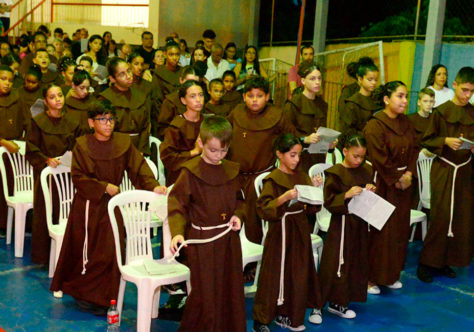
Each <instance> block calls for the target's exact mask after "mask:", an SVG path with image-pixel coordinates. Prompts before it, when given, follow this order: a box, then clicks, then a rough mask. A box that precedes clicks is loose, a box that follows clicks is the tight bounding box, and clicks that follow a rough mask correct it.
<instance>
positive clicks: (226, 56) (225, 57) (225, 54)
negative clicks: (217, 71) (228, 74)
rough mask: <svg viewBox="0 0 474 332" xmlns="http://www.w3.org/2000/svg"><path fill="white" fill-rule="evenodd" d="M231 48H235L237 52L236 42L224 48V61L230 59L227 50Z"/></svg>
mask: <svg viewBox="0 0 474 332" xmlns="http://www.w3.org/2000/svg"><path fill="white" fill-rule="evenodd" d="M231 47H233V48H235V50H236V51H237V45H235V43H234V42H230V43H227V45H226V46H225V48H224V59H228V58H229V56H228V55H227V50H228V49H229V48H231Z"/></svg>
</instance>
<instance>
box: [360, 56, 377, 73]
mask: <svg viewBox="0 0 474 332" xmlns="http://www.w3.org/2000/svg"><path fill="white" fill-rule="evenodd" d="M369 59H370V58H369ZM370 71H377V72H378V71H379V69H378V68H377V66H376V65H375V64H374V62H373V61H371V62H365V61H362V62H361V59H359V64H358V66H357V77H360V78H363V77H364V76H365V75H367V73H368V72H370Z"/></svg>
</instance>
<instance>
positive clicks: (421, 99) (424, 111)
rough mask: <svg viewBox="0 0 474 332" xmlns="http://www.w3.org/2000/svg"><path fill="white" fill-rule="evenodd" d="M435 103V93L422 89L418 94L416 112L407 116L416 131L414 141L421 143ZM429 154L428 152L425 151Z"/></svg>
mask: <svg viewBox="0 0 474 332" xmlns="http://www.w3.org/2000/svg"><path fill="white" fill-rule="evenodd" d="M434 103H435V93H434V91H433V90H431V89H428V88H424V89H421V90H420V92H418V102H417V105H418V110H417V112H416V113H412V114H409V115H408V116H407V117H408V120H410V122H411V123H412V125H413V127H414V128H415V131H416V141H417V142H418V144H420V143H421V139H422V138H423V135H424V134H425V131H426V128H428V124H429V123H430V116H431V112H432V110H433V105H434ZM425 151H426V152H428V153H430V152H429V151H427V150H425ZM430 154H431V153H430Z"/></svg>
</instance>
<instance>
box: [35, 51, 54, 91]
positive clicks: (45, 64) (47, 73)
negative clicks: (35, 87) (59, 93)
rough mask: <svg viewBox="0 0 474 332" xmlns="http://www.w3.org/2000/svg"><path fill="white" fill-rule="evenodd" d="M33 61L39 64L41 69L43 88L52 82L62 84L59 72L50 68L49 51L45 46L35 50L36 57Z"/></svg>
mask: <svg viewBox="0 0 474 332" xmlns="http://www.w3.org/2000/svg"><path fill="white" fill-rule="evenodd" d="M33 62H34V63H35V64H37V65H38V66H39V67H40V69H41V74H42V76H41V88H44V87H46V86H47V85H48V84H50V83H56V84H60V82H59V81H58V79H59V74H58V72H54V71H52V70H51V69H49V64H50V63H51V61H50V59H49V53H48V51H47V50H46V49H45V48H40V49H38V50H36V51H35V57H34V58H33Z"/></svg>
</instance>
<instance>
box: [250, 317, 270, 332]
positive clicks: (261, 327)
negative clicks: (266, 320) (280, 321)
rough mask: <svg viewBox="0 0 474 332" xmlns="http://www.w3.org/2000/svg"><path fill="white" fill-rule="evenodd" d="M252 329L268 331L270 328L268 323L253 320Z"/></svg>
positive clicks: (254, 331) (255, 331)
mask: <svg viewBox="0 0 474 332" xmlns="http://www.w3.org/2000/svg"><path fill="white" fill-rule="evenodd" d="M252 331H253V332H270V328H269V327H268V325H265V324H262V323H260V322H257V321H256V320H254V321H253V327H252Z"/></svg>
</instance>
